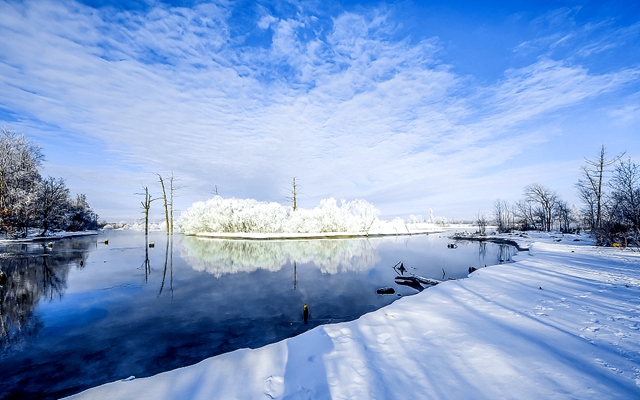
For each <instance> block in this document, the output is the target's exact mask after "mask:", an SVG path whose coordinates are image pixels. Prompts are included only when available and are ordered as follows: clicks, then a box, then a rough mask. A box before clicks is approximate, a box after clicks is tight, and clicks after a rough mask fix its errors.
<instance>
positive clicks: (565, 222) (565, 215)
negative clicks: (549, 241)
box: [554, 200, 573, 233]
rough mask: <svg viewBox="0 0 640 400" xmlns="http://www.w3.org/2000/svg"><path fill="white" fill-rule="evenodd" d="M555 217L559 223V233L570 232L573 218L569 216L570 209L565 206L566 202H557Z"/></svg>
mask: <svg viewBox="0 0 640 400" xmlns="http://www.w3.org/2000/svg"><path fill="white" fill-rule="evenodd" d="M554 213H555V215H556V217H557V218H558V222H559V223H560V224H559V225H560V231H561V232H565V233H566V232H570V231H571V223H572V222H573V218H572V216H571V208H570V207H569V205H568V204H567V202H566V201H563V200H559V201H558V202H557V203H556V207H555V212H554Z"/></svg>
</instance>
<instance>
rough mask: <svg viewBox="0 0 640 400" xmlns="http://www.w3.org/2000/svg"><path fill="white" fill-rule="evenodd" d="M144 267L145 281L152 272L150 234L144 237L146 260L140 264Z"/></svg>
mask: <svg viewBox="0 0 640 400" xmlns="http://www.w3.org/2000/svg"><path fill="white" fill-rule="evenodd" d="M140 267H141V268H144V281H145V282H148V281H149V274H151V263H150V262H149V236H147V235H145V237H144V262H143V263H142V265H141V266H140Z"/></svg>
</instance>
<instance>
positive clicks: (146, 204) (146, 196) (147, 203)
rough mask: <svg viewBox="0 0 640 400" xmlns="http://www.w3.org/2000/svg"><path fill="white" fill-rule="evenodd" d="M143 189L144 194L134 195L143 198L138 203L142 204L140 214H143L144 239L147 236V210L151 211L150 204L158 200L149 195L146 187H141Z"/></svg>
mask: <svg viewBox="0 0 640 400" xmlns="http://www.w3.org/2000/svg"><path fill="white" fill-rule="evenodd" d="M142 188H143V189H144V193H136V194H139V195H143V196H144V200H143V201H141V202H140V204H142V213H143V214H144V235H145V237H147V236H149V210H150V209H151V203H152V202H154V201H156V200H158V198H155V199H154V198H152V197H151V194H149V188H148V187H146V186H143V187H142Z"/></svg>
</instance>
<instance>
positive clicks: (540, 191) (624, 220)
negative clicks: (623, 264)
mask: <svg viewBox="0 0 640 400" xmlns="http://www.w3.org/2000/svg"><path fill="white" fill-rule="evenodd" d="M623 156H624V153H623V154H621V155H619V156H617V157H613V158H611V159H608V158H607V152H606V148H605V147H604V146H602V148H601V150H600V154H599V155H598V157H597V158H595V159H587V158H585V163H586V164H585V165H584V166H583V167H582V168H581V175H582V176H581V178H580V179H579V180H578V182H577V183H576V189H577V190H578V197H579V198H580V200H581V201H582V207H581V208H577V207H576V206H572V207H569V205H568V204H567V202H566V201H564V200H563V199H562V198H561V197H560V196H559V195H558V194H557V192H556V191H554V190H551V189H549V188H547V187H545V186H543V185H540V184H537V183H533V184H531V185H528V186H526V187H525V188H524V193H523V194H524V197H523V198H522V199H521V200H518V201H516V202H515V203H514V204H510V203H509V202H507V201H504V200H500V199H497V200H495V202H494V206H493V219H494V221H495V224H496V226H497V230H498V232H500V233H504V232H510V231H512V230H515V229H519V230H539V231H547V232H549V231H552V230H558V231H561V232H575V231H579V230H581V229H583V230H589V231H590V232H591V233H592V235H593V236H594V237H595V239H596V242H597V244H598V245H602V246H611V245H613V244H614V243H618V244H620V245H623V246H628V245H634V246H638V245H640V166H639V165H638V164H636V163H635V162H634V161H633V160H631V159H630V158H628V159H626V160H623ZM486 220H487V218H486V216H485V215H484V214H478V217H477V221H476V224H477V225H478V227H479V230H480V231H483V230H484V227H485V226H486V223H487V221H486Z"/></svg>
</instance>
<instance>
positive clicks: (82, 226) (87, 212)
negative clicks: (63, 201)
mask: <svg viewBox="0 0 640 400" xmlns="http://www.w3.org/2000/svg"><path fill="white" fill-rule="evenodd" d="M97 218H98V216H97V215H96V213H95V212H93V210H92V209H91V207H90V206H89V203H88V202H87V196H85V195H84V194H79V195H77V196H76V199H75V200H74V201H72V202H71V204H70V213H69V221H68V222H69V224H68V226H67V228H66V229H67V230H68V231H74V232H77V231H84V230H87V229H97V228H98V227H97Z"/></svg>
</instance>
